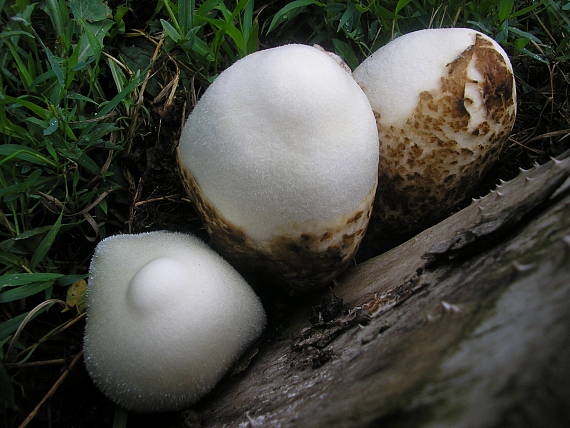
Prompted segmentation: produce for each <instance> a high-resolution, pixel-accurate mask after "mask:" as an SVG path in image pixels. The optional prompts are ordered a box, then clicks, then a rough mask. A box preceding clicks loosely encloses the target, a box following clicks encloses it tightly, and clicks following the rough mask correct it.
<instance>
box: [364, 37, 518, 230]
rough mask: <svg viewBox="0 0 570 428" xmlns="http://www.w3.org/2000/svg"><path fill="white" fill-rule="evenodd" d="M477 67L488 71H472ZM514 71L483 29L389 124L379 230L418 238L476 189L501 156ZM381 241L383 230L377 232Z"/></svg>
mask: <svg viewBox="0 0 570 428" xmlns="http://www.w3.org/2000/svg"><path fill="white" fill-rule="evenodd" d="M470 67H474V68H475V70H477V72H478V73H479V74H480V75H481V76H482V79H481V81H475V80H473V79H472V78H470V77H469V76H468V72H469V68H470ZM467 83H469V84H470V85H476V87H477V90H478V92H479V94H480V96H481V104H482V105H484V107H485V112H484V117H483V120H480V121H479V122H478V123H477V122H475V121H476V119H475V118H473V117H472V116H471V114H470V111H473V110H471V109H473V108H474V105H475V101H474V100H473V99H472V98H470V97H467V96H466V85H467ZM513 95H514V77H513V74H512V72H511V71H510V69H509V68H508V66H507V64H506V63H505V61H504V59H503V57H502V56H501V54H500V53H499V52H498V51H497V50H496V49H495V47H494V45H493V44H492V43H491V41H489V40H487V39H485V38H484V37H482V36H481V35H479V34H476V35H475V40H474V43H473V44H472V45H471V46H469V47H468V48H467V49H465V50H464V51H463V52H462V53H461V54H460V55H459V56H458V57H457V58H456V59H455V60H454V61H452V62H450V63H449V64H447V66H446V71H445V75H444V76H443V77H442V78H441V85H440V88H439V89H438V90H435V91H431V92H429V91H423V92H421V93H420V94H419V99H418V103H417V105H416V107H415V110H414V112H413V113H412V114H411V115H410V116H409V117H408V119H407V120H406V122H405V123H403V124H401V125H400V126H397V125H396V124H383V123H382V120H381V117H380V115H379V114H378V113H375V116H376V122H377V127H378V132H379V137H380V146H381V147H380V167H379V169H380V176H379V181H378V195H377V201H376V208H375V212H374V214H373V215H374V220H373V222H372V224H373V226H372V229H373V233H375V234H378V235H384V236H387V237H388V238H391V237H395V236H401V237H403V236H412V235H413V234H415V233H417V232H418V231H420V230H422V229H424V228H426V227H429V226H431V225H433V224H435V223H436V222H437V221H439V220H441V219H442V218H444V217H445V216H447V215H448V214H449V212H450V210H451V209H452V208H453V207H455V206H456V205H457V204H459V203H460V202H461V201H462V200H463V199H465V198H466V197H467V196H469V195H470V193H471V192H472V190H473V189H474V187H475V186H476V185H477V184H478V182H479V181H480V178H481V177H482V176H483V175H484V174H485V173H486V172H487V170H488V168H489V167H490V166H491V164H492V163H493V162H494V161H495V160H496V159H497V158H498V156H499V153H500V151H501V148H502V144H503V142H504V141H505V140H506V138H507V137H508V135H509V133H510V131H511V129H512V127H513V125H514V120H515V112H516V106H515V103H514V97H513ZM379 238H380V239H382V236H379Z"/></svg>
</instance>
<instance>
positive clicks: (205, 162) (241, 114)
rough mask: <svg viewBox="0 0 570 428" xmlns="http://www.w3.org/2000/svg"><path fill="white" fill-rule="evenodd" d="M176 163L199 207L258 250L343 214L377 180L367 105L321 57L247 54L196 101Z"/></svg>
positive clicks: (301, 49) (288, 50) (312, 51)
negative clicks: (204, 205)
mask: <svg viewBox="0 0 570 428" xmlns="http://www.w3.org/2000/svg"><path fill="white" fill-rule="evenodd" d="M179 150H180V157H181V160H182V162H183V163H184V164H185V165H186V167H187V168H188V169H189V170H190V171H191V173H192V174H193V176H194V177H195V179H196V181H197V182H198V184H199V186H200V187H201V189H202V191H203V193H204V194H205V196H206V198H207V199H208V200H209V201H210V202H211V203H212V204H213V205H214V207H215V208H217V209H218V210H219V211H220V212H221V213H222V214H223V216H224V217H225V218H226V219H227V220H229V221H230V222H232V223H234V224H235V225H237V226H240V227H242V228H244V229H245V230H246V232H247V233H248V234H249V235H250V236H251V237H253V238H254V239H257V240H259V241H263V240H266V239H270V238H271V237H273V236H276V235H281V234H286V233H291V232H294V233H299V232H302V231H304V230H306V229H304V228H306V227H307V224H314V223H324V224H327V222H329V223H330V222H334V221H335V220H337V221H338V220H339V218H340V217H342V216H344V215H349V214H350V213H351V212H352V211H353V210H354V209H355V207H356V206H357V205H358V204H359V203H360V202H361V201H362V200H363V199H364V198H365V197H366V196H367V195H368V194H369V193H370V191H371V190H372V189H373V187H374V186H375V185H376V181H377V175H378V174H377V171H378V170H377V168H378V140H377V130H376V123H375V120H374V116H373V113H372V110H371V108H370V104H369V102H368V99H367V98H366V96H365V95H364V93H363V92H362V90H361V89H360V88H359V87H358V85H357V84H356V82H355V81H354V80H353V79H352V77H351V76H350V75H349V73H347V72H346V71H345V70H344V69H343V68H342V67H341V66H340V65H338V64H337V62H336V61H335V60H334V59H333V58H332V57H330V56H329V55H328V54H326V53H324V52H322V51H320V50H318V49H316V48H313V47H310V46H304V45H286V46H281V47H278V48H273V49H268V50H264V51H260V52H256V53H253V54H251V55H249V56H247V57H245V58H243V59H241V60H240V61H238V62H236V63H235V64H233V65H232V66H231V67H230V68H228V69H227V70H225V71H224V72H223V73H221V74H220V76H219V77H218V78H217V79H216V80H215V81H214V83H213V84H212V85H211V86H210V87H209V88H208V89H207V91H206V92H205V93H204V95H203V96H202V98H201V99H200V101H199V102H198V104H197V106H196V107H195V109H194V111H193V112H192V113H191V115H190V116H189V118H188V121H187V123H186V125H185V127H184V129H183V131H182V135H181V138H180V146H179Z"/></svg>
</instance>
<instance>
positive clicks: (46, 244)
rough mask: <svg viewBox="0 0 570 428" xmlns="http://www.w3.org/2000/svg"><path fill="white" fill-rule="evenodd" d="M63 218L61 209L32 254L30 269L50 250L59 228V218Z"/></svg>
mask: <svg viewBox="0 0 570 428" xmlns="http://www.w3.org/2000/svg"><path fill="white" fill-rule="evenodd" d="M62 218H63V211H62V212H61V213H60V214H59V217H58V218H57V220H56V222H55V223H54V225H53V226H52V228H51V229H50V230H49V232H48V233H47V234H46V236H44V238H43V239H42V240H41V242H40V244H39V245H38V248H37V249H36V251H34V254H33V255H32V261H31V266H32V269H35V268H36V266H37V265H38V264H39V263H41V262H42V260H43V259H44V258H45V257H46V255H47V253H48V251H49V250H50V248H51V246H52V245H53V243H54V241H55V238H56V237H57V234H58V233H59V229H61V219H62Z"/></svg>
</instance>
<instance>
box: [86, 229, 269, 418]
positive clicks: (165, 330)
mask: <svg viewBox="0 0 570 428" xmlns="http://www.w3.org/2000/svg"><path fill="white" fill-rule="evenodd" d="M264 326H265V312H264V310H263V307H262V306H261V303H260V301H259V299H258V298H257V296H256V295H255V293H254V292H253V291H252V289H251V288H250V287H249V285H248V284H247V283H246V282H245V280H244V279H243V278H242V277H241V275H239V274H238V273H237V272H236V271H235V270H234V269H233V268H232V267H231V266H230V265H229V264H228V263H227V262H226V261H225V260H224V259H222V258H221V257H220V256H219V255H218V254H216V253H215V252H214V251H212V250H211V249H210V248H209V247H208V246H206V245H205V244H204V243H203V242H202V241H200V240H199V239H197V238H195V237H193V236H190V235H184V234H180V233H171V232H150V233H143V234H138V235H117V236H112V237H109V238H106V239H104V240H103V241H101V242H100V243H99V244H98V246H97V248H96V250H95V255H94V257H93V260H92V262H91V266H90V270H89V286H88V293H87V324H86V328H85V343H84V349H85V365H86V367H87V370H88V372H89V374H90V375H91V377H92V379H93V381H94V382H95V384H96V385H97V386H98V387H99V389H101V391H102V392H103V393H104V394H105V395H107V396H108V397H109V398H111V399H112V400H113V401H115V402H117V403H118V404H120V405H121V406H123V407H125V408H127V409H130V410H134V411H140V412H151V411H168V410H176V409H181V408H183V407H185V406H189V405H190V404H193V403H195V402H196V401H198V400H199V399H200V398H201V397H202V396H204V395H205V394H206V393H207V392H209V391H210V390H211V389H212V388H213V387H214V385H215V384H216V383H217V382H218V381H219V380H220V378H221V377H222V376H223V375H224V373H225V372H226V371H227V369H228V368H229V367H230V366H231V365H232V364H233V363H234V362H235V361H236V359H237V358H238V357H239V355H240V354H241V352H242V351H244V350H245V348H246V347H247V346H248V345H250V344H251V343H252V342H253V341H254V340H255V339H256V338H257V337H258V336H259V335H260V334H261V332H262V330H263V328H264Z"/></svg>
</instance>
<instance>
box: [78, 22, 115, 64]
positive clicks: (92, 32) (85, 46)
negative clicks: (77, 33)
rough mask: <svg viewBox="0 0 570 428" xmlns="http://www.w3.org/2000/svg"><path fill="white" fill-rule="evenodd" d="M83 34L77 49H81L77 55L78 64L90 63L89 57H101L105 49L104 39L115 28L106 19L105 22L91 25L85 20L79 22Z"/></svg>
mask: <svg viewBox="0 0 570 428" xmlns="http://www.w3.org/2000/svg"><path fill="white" fill-rule="evenodd" d="M79 22H80V24H81V27H82V29H83V32H82V33H81V37H80V38H79V43H78V45H77V48H76V49H79V53H78V55H77V64H76V66H79V64H81V63H83V62H85V63H87V64H88V63H89V62H91V61H88V58H89V57H92V56H94V57H97V58H98V57H99V55H100V54H101V50H102V48H103V39H104V38H105V37H106V36H107V34H109V30H110V29H111V27H112V26H113V21H111V20H110V19H105V20H103V21H99V22H95V23H91V22H86V21H85V20H80V21H79Z"/></svg>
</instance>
